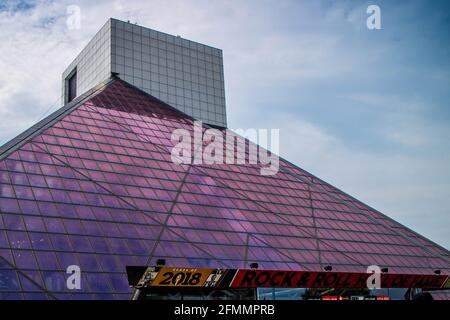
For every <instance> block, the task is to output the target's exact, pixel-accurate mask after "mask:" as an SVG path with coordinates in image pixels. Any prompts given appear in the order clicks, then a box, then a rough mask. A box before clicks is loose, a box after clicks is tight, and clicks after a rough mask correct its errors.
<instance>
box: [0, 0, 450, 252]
mask: <svg viewBox="0 0 450 320" xmlns="http://www.w3.org/2000/svg"><path fill="white" fill-rule="evenodd" d="M72 4H76V5H79V6H80V8H81V14H82V16H81V17H82V20H81V29H80V30H69V29H68V28H67V26H66V19H67V14H66V9H67V6H68V5H72ZM369 4H376V5H378V6H379V7H380V8H381V24H382V29H381V30H368V29H367V28H366V18H367V16H368V15H367V14H366V8H367V6H368V5H369ZM109 17H115V18H118V19H123V20H131V21H132V22H137V23H139V24H140V25H144V26H148V27H150V28H154V29H157V30H160V31H164V32H167V33H171V34H179V35H181V36H182V37H185V38H188V39H191V40H195V41H198V42H202V43H207V44H210V45H212V46H215V47H218V48H221V49H223V53H224V63H225V82H226V84H225V86H226V99H227V111H228V122H229V127H230V128H280V137H281V149H280V150H281V151H280V152H281V155H282V156H284V157H286V158H287V159H288V160H290V161H292V162H294V163H296V164H297V165H299V166H301V167H302V168H304V169H306V170H308V171H310V172H312V173H314V174H316V175H318V176H319V177H321V178H323V179H324V180H325V181H328V182H330V183H331V184H333V185H335V186H337V187H339V188H341V189H343V190H344V191H346V192H348V193H350V194H352V195H353V196H355V197H357V198H358V199H360V200H362V201H364V202H366V203H367V204H369V205H371V206H373V207H375V208H376V209H378V210H380V211H382V212H383V213H385V214H387V215H389V216H391V217H393V218H394V219H396V220H398V221H399V222H401V223H403V224H405V225H407V226H409V227H411V228H412V229H414V230H416V231H418V232H419V233H421V234H423V235H425V236H427V237H429V238H430V239H432V240H434V241H436V242H438V243H439V244H441V245H443V246H445V247H447V248H449V247H450V235H449V231H448V230H449V229H450V228H449V226H450V212H449V211H450V209H449V208H450V105H449V101H450V41H449V40H448V39H449V38H450V2H449V1H406V0H405V1H380V0H374V1H370V2H368V1H342V0H341V1H318V0H314V1H267V0H265V1H214V2H211V1H153V0H150V1H136V0H128V1H125V0H124V1H120V0H117V1H104V0H98V1H94V2H93V1H87V0H86V1H84V0H83V1H75V0H73V1H50V0H46V1H2V2H0V57H1V58H0V70H2V72H1V73H0V144H2V143H4V142H6V141H7V140H9V139H11V138H13V137H14V136H16V135H17V134H18V133H20V132H21V131H23V130H24V129H26V128H27V127H29V126H30V125H32V124H33V123H35V122H36V121H37V120H38V119H39V118H40V117H41V116H42V115H43V114H45V112H46V111H47V110H49V108H50V107H52V106H53V108H51V110H55V109H56V108H57V105H58V99H59V97H60V77H61V73H62V71H63V70H64V69H65V67H66V66H67V64H68V63H69V62H70V61H71V60H72V59H73V58H74V57H75V56H76V54H77V53H78V52H79V51H80V50H81V49H82V48H83V46H84V45H85V44H86V43H87V41H88V40H89V39H90V38H91V37H92V36H93V34H94V33H95V32H96V31H97V30H98V29H99V28H100V27H101V25H103V24H104V22H105V21H106V19H107V18H109ZM36 77H37V78H38V79H39V80H38V81H36V80H35V79H36Z"/></svg>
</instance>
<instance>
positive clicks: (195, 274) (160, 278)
mask: <svg viewBox="0 0 450 320" xmlns="http://www.w3.org/2000/svg"><path fill="white" fill-rule="evenodd" d="M215 270H216V269H207V268H166V267H163V268H161V270H159V272H158V274H157V276H156V278H155V279H154V280H153V281H152V283H151V286H158V287H178V286H180V287H203V286H205V282H206V281H207V280H208V278H209V276H210V275H211V274H212V273H213V271H215Z"/></svg>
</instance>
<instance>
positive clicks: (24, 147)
mask: <svg viewBox="0 0 450 320" xmlns="http://www.w3.org/2000/svg"><path fill="white" fill-rule="evenodd" d="M177 128H184V129H186V130H192V128H193V119H191V118H190V117H188V116H186V115H184V114H183V113H181V112H179V111H176V110H175V109H173V108H171V107H170V106H168V105H166V104H164V103H163V102H161V101H159V100H157V99H155V98H153V97H151V96H149V95H148V94H146V93H144V92H142V91H140V90H139V89H137V88H135V87H133V86H131V85H129V84H127V83H125V82H123V81H121V80H120V79H111V80H109V81H107V82H106V83H103V84H102V85H99V86H98V87H96V88H94V89H92V90H91V91H89V92H87V93H86V94H84V95H82V96H80V97H79V98H77V99H76V100H74V101H73V102H71V103H70V104H68V105H66V106H65V107H63V108H62V109H60V110H58V111H57V112H56V113H55V114H53V115H51V116H49V117H48V118H46V119H44V120H43V121H42V122H40V123H39V124H37V125H35V126H34V127H32V128H30V129H29V130H28V131H26V132H25V133H23V134H21V135H20V136H18V137H17V138H15V139H14V140H12V141H11V142H9V143H7V144H6V145H4V146H3V147H2V148H1V149H0V212H1V215H0V299H8V298H11V299H129V298H130V296H131V293H132V289H131V288H129V286H128V283H127V276H126V270H125V266H127V265H133V266H147V265H155V263H156V260H157V259H160V258H164V259H165V260H166V264H167V265H169V266H180V267H224V268H248V266H249V263H252V262H258V264H259V266H260V268H261V269H283V270H285V269H290V270H310V271H321V270H323V267H324V266H326V265H332V266H333V271H346V272H365V271H366V268H367V266H369V265H373V264H376V265H379V266H380V267H388V268H389V272H392V273H413V274H433V271H434V270H436V269H440V270H442V272H443V274H449V270H450V268H449V267H450V263H449V257H450V256H449V251H447V250H446V249H444V248H442V247H440V246H438V245H437V244H435V243H433V242H431V241H429V240H427V239H426V238H424V237H422V236H420V235H418V234H417V233H415V232H413V231H411V230H409V229H407V228H406V227H404V226H402V225H401V224H399V223H397V222H395V221H393V220H392V219H390V218H388V217H386V216H385V215H383V214H381V213H380V212H378V211H376V210H374V209H372V208H370V207H368V206H366V205H365V204H363V203H361V202H359V201H358V200H356V199H354V198H352V197H351V196H349V195H347V194H345V193H344V192H342V191H340V190H338V189H336V188H334V187H332V186H331V185H329V184H327V183H325V182H324V181H322V180H320V179H319V178H317V177H315V176H313V175H311V174H309V173H308V172H306V171H304V170H302V169H300V168H298V167H296V166H294V165H292V164H290V163H289V162H287V161H285V160H283V159H280V170H279V172H278V173H277V174H276V175H273V176H262V175H260V173H259V170H258V169H259V167H258V165H249V164H245V165H226V164H223V165H205V164H202V165H176V164H174V163H173V162H172V160H171V156H170V150H171V148H172V147H173V145H174V142H172V141H171V133H172V131H173V130H174V129H177ZM223 130H226V129H223ZM247 143H250V142H247ZM69 265H78V266H80V268H81V271H82V274H81V289H80V290H69V289H67V287H66V279H67V278H68V276H69V274H67V273H66V268H67V267H68V266H69Z"/></svg>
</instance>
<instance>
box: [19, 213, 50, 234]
mask: <svg viewBox="0 0 450 320" xmlns="http://www.w3.org/2000/svg"><path fill="white" fill-rule="evenodd" d="M23 219H24V221H25V227H26V228H27V230H28V231H43V232H44V231H46V230H45V225H44V221H43V220H42V218H41V217H30V216H23Z"/></svg>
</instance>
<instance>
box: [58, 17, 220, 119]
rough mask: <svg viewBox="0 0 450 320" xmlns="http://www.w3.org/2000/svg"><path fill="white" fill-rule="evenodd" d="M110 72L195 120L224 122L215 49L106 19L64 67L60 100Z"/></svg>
mask: <svg viewBox="0 0 450 320" xmlns="http://www.w3.org/2000/svg"><path fill="white" fill-rule="evenodd" d="M112 72H114V73H117V74H118V75H119V77H120V78H121V79H122V80H124V81H126V82H128V83H130V84H132V85H134V86H136V87H138V88H139V89H141V90H143V91H145V92H147V93H149V94H151V95H153V96H155V97H156V98H158V99H160V100H162V101H164V102H166V103H167V104H169V105H171V106H172V107H174V108H176V109H178V110H180V111H183V112H184V113H186V114H188V115H190V116H192V117H193V118H195V119H198V120H202V121H203V122H205V123H208V124H211V125H216V126H220V127H226V126H227V122H226V108H225V87H224V74H223V58H222V50H220V49H216V48H213V47H210V46H207V45H204V44H200V43H197V42H194V41H190V40H187V39H184V38H181V37H179V36H172V35H169V34H166V33H163V32H159V31H155V30H152V29H149V28H145V27H142V26H138V25H135V24H131V23H128V22H123V21H120V20H116V19H109V20H108V22H107V23H106V24H105V25H104V26H103V27H102V28H101V29H100V31H99V32H98V33H97V34H96V35H95V36H94V38H93V39H92V40H91V41H90V42H89V43H88V44H87V46H86V47H85V48H84V49H83V50H82V51H81V53H80V54H79V55H78V56H77V57H76V58H75V60H74V61H73V62H72V63H71V64H70V65H69V67H68V68H67V69H66V70H65V71H64V73H63V76H62V81H63V83H62V89H63V97H64V103H67V102H69V101H70V100H72V99H73V98H74V97H75V96H78V95H80V94H82V93H84V92H85V91H87V90H89V89H90V88H92V87H93V86H95V85H97V84H98V83H100V82H102V81H104V80H106V79H108V78H109V77H110V75H111V73H112Z"/></svg>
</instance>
